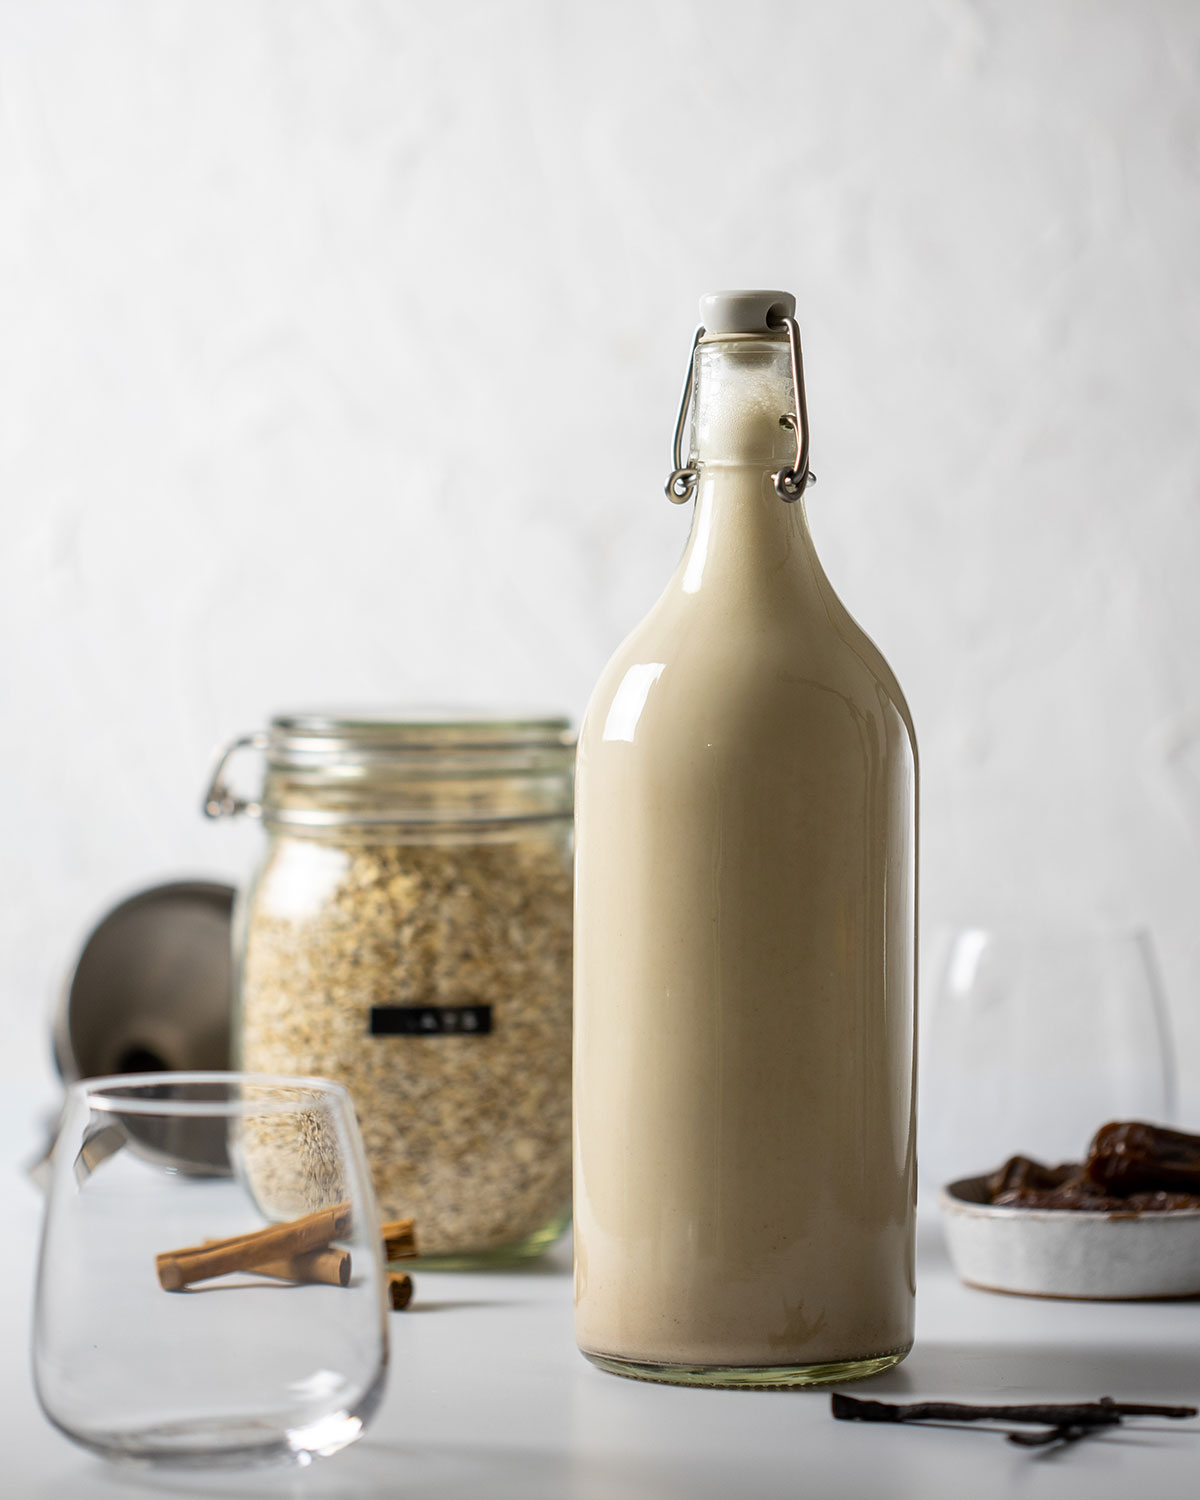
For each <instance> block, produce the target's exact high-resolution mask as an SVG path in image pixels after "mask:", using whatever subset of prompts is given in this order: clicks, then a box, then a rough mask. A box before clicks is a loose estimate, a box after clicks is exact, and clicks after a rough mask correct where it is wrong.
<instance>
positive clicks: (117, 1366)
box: [34, 1073, 387, 1467]
mask: <svg viewBox="0 0 1200 1500" xmlns="http://www.w3.org/2000/svg"><path fill="white" fill-rule="evenodd" d="M384 1289H385V1273H384V1268H383V1260H382V1251H381V1246H380V1240H379V1226H378V1220H377V1217H376V1209H375V1200H374V1196H373V1193H372V1190H371V1184H370V1177H369V1175H368V1171H367V1166H366V1162H365V1159H364V1156H363V1149H362V1142H361V1140H360V1138H359V1133H358V1126H357V1123H356V1121H355V1117H354V1111H353V1108H352V1107H351V1104H350V1098H349V1095H348V1094H347V1093H346V1091H345V1090H344V1089H342V1088H341V1087H339V1086H338V1085H337V1084H334V1083H329V1082H327V1081H325V1080H322V1079H311V1078H285V1077H269V1076H266V1075H259V1074H237V1073H141V1074H128V1075H124V1076H121V1077H113V1078H97V1079H89V1080H85V1081H84V1082H82V1083H77V1084H75V1085H74V1086H73V1087H72V1088H71V1089H70V1091H69V1094H68V1097H67V1105H66V1109H65V1111H64V1116H63V1123H62V1127H61V1130H60V1133H59V1137H58V1141H57V1144H56V1146H55V1149H54V1158H53V1167H52V1173H51V1180H50V1188H49V1193H48V1196H47V1203H46V1217H45V1224H44V1229H43V1234H42V1248H41V1257H40V1261H39V1267H38V1284H37V1294H36V1308H35V1316H34V1375H35V1382H36V1387H37V1394H38V1399H39V1401H40V1402H41V1405H42V1409H43V1410H44V1412H45V1413H46V1415H47V1417H49V1419H50V1421H51V1422H53V1423H54V1425H55V1426H56V1427H58V1428H59V1429H60V1430H61V1431H62V1432H64V1433H65V1434H66V1435H67V1436H68V1437H70V1438H72V1439H74V1441H76V1442H77V1443H80V1444H82V1445H83V1446H84V1447H86V1448H89V1449H91V1450H92V1451H94V1452H97V1453H100V1454H102V1455H103V1456H105V1457H107V1458H113V1459H127V1460H134V1461H138V1460H140V1461H151V1462H155V1463H159V1464H170V1465H175V1466H178V1467H199V1466H210V1465H214V1464H217V1465H242V1464H257V1463H271V1462H282V1463H298V1464H306V1463H309V1462H311V1461H312V1459H313V1458H314V1457H315V1456H317V1455H324V1454H329V1453H334V1452H336V1451H337V1450H338V1449H339V1448H342V1447H344V1446H345V1445H346V1444H347V1443H349V1442H351V1441H353V1439H354V1438H356V1437H357V1436H358V1435H359V1434H360V1433H361V1432H362V1431H363V1428H364V1426H365V1425H366V1423H367V1421H368V1420H369V1419H370V1417H371V1416H372V1414H373V1412H374V1411H375V1409H376V1407H377V1406H378V1404H379V1401H380V1399H381V1396H382V1393H383V1385H384V1378H385V1372H386V1367H387V1322H386V1311H385V1299H384Z"/></svg>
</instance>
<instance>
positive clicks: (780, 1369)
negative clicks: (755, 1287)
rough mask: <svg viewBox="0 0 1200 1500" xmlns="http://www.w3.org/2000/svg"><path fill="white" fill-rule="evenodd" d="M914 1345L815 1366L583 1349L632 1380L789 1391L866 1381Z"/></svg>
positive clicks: (895, 1362)
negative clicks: (693, 1361) (676, 1359)
mask: <svg viewBox="0 0 1200 1500" xmlns="http://www.w3.org/2000/svg"><path fill="white" fill-rule="evenodd" d="M911 1348H912V1345H911V1344H906V1345H905V1346H904V1348H903V1349H892V1350H889V1351H888V1352H887V1353H886V1354H875V1355H872V1356H871V1357H870V1358H868V1359H839V1360H832V1361H830V1362H829V1363H826V1364H813V1365H675V1364H649V1363H645V1362H643V1361H641V1360H634V1359H618V1358H616V1357H615V1356H613V1355H611V1354H595V1353H593V1352H592V1351H591V1350H590V1349H584V1350H583V1351H582V1353H583V1355H584V1357H585V1358H586V1359H590V1360H591V1362H592V1364H594V1365H595V1366H597V1368H598V1369H601V1370H607V1371H608V1373H609V1374H610V1375H624V1376H626V1377H627V1378H629V1379H630V1380H652V1381H655V1382H657V1383H658V1384H660V1385H706V1386H710V1387H713V1388H715V1389H718V1390H760V1391H778V1390H787V1389H790V1388H792V1387H795V1386H805V1385H840V1384H841V1383H842V1382H843V1381H847V1380H865V1379H866V1377H867V1376H868V1375H879V1374H881V1373H882V1372H883V1371H884V1370H890V1369H891V1367H892V1366H893V1365H898V1364H899V1363H900V1361H901V1360H902V1359H903V1358H904V1356H905V1355H906V1354H907V1353H908V1352H909V1350H910V1349H911Z"/></svg>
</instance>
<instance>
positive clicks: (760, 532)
mask: <svg viewBox="0 0 1200 1500" xmlns="http://www.w3.org/2000/svg"><path fill="white" fill-rule="evenodd" d="M794 310H795V303H794V299H793V298H792V297H791V296H789V295H787V294H786V293H783V292H730V293H719V294H716V295H713V296H709V297H705V298H704V299H703V300H702V302H701V320H702V324H703V329H702V331H701V332H700V333H699V334H698V336H697V337H698V342H697V344H696V346H695V352H694V384H693V387H692V395H691V402H690V410H691V429H690V431H691V467H689V468H686V469H685V468H683V467H682V465H683V463H684V459H683V458H682V457H681V456H680V449H681V443H680V438H681V435H682V428H683V422H684V414H681V419H680V432H679V433H677V439H676V454H677V456H676V459H675V462H676V465H677V466H679V467H677V469H676V472H675V474H673V475H672V479H671V484H670V487H669V488H670V490H671V491H672V492H673V494H672V497H673V498H676V499H680V498H682V499H686V498H688V497H689V496H690V495H691V494H692V493H694V495H695V511H694V514H693V517H692V526H691V534H690V536H689V538H688V542H687V547H686V550H685V552H684V555H683V559H682V561H681V562H680V564H679V567H678V568H677V570H676V572H675V575H674V577H673V578H672V579H671V581H670V582H669V584H668V585H667V588H666V590H665V592H664V593H663V595H662V597H661V598H660V599H659V601H658V603H657V604H656V605H655V606H654V607H653V609H652V610H651V611H650V613H649V615H648V616H647V617H646V619H645V620H644V621H643V622H642V623H641V624H640V625H639V626H638V627H637V629H636V630H635V631H634V632H633V634H632V635H631V636H629V638H628V639H627V640H626V641H625V643H624V644H623V645H622V646H621V647H620V648H619V650H618V651H617V653H616V655H615V656H614V657H613V658H612V660H611V661H610V662H609V664H608V666H607V667H606V668H605V670H604V673H603V675H602V676H601V678H600V681H599V683H598V684H597V686H596V689H595V692H594V693H593V695H592V699H591V702H590V705H589V707H588V711H587V717H586V721H585V723H584V727H583V730H582V733H581V735H580V742H579V758H578V784H577V794H576V820H577V874H576V879H577V889H576V928H575V944H576V957H575V1245H576V1332H577V1336H578V1340H579V1344H580V1347H581V1348H582V1349H583V1351H584V1353H585V1354H587V1355H588V1357H589V1358H591V1359H592V1360H594V1361H595V1362H596V1363H597V1364H599V1365H602V1366H603V1367H604V1368H606V1369H609V1370H613V1371H616V1372H618V1373H624V1374H629V1375H635V1376H641V1377H643V1378H650V1379H658V1380H669V1381H680V1382H684V1383H697V1384H713V1385H774V1384H808V1383H813V1382H816V1381H823V1380H845V1379H849V1378H851V1377H853V1376H856V1375H865V1374H870V1373H873V1372H875V1371H877V1370H880V1369H883V1368H886V1367H887V1366H888V1365H890V1364H894V1363H895V1362H896V1361H897V1360H899V1359H902V1358H903V1357H904V1355H905V1353H906V1352H907V1351H908V1349H909V1347H910V1345H911V1342H912V1318H913V1238H912V1237H913V1209H914V1190H915V1161H914V1140H915V1120H914V1111H913V1097H914V1096H913V1084H914V1077H913V1005H914V961H915V916H916V801H917V767H916V745H915V741H914V737H913V728H912V721H911V718H910V716H909V712H908V708H907V705H906V704H905V701H904V697H903V694H902V693H901V691H900V688H899V685H898V684H897V682H896V679H895V677H894V676H893V675H892V672H891V670H890V669H889V667H888V665H887V663H886V662H885V661H884V659H883V657H882V656H881V655H880V653H879V651H878V650H877V649H876V647H875V646H874V645H873V644H872V642H871V641H870V640H869V639H868V638H867V636H866V635H864V633H863V632H862V630H860V629H859V627H858V626H857V625H856V624H855V622H854V621H853V620H852V619H851V617H850V615H849V614H848V613H847V611H846V609H845V607H844V606H843V604H842V603H841V601H840V600H839V599H838V597H837V595H836V594H835V593H834V591H833V588H832V587H831V585H830V583H829V580H828V579H827V578H826V576H825V574H824V572H823V571H822V569H821V565H820V562H819V561H818V560H817V556H816V552H815V550H814V547H813V542H812V538H811V536H810V535H809V530H808V524H807V520H806V517H805V509H804V499H803V491H804V489H805V486H806V483H807V482H808V478H809V475H808V460H807V449H808V441H807V413H806V411H805V404H804V392H803V371H802V366H801V362H800V347H799V331H798V329H797V327H796V325H795V322H794V321H793V314H794ZM688 404H689V403H688V395H687V393H686V392H685V398H684V412H685V413H686V411H687V410H688Z"/></svg>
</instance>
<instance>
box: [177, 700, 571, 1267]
mask: <svg viewBox="0 0 1200 1500" xmlns="http://www.w3.org/2000/svg"><path fill="white" fill-rule="evenodd" d="M244 745H248V746H253V747H254V748H257V749H259V750H261V751H263V752H264V753H265V756H266V776H265V781H264V786H263V790H262V794H261V796H260V797H258V798H257V799H255V800H253V801H246V800H243V799H239V798H237V797H235V796H234V795H233V794H232V793H231V791H230V790H229V788H228V786H227V785H226V784H225V782H224V779H223V778H224V767H225V764H226V761H227V760H228V758H229V756H230V755H231V754H232V753H233V752H234V751H235V750H236V749H238V748H239V747H240V746H244ZM573 747H574V737H573V736H572V735H571V733H570V732H569V726H568V723H567V720H566V719H563V718H558V717H538V718H534V717H504V716H500V715H478V714H464V713H454V714H446V713H430V714H424V715H414V714H411V713H403V714H386V713H376V712H350V713H347V712H339V713H304V714H281V715H279V716H277V717H276V718H275V719H273V720H272V722H271V727H270V730H269V731H268V732H266V733H264V734H258V735H250V736H245V737H243V738H242V739H241V740H237V741H234V743H233V744H232V745H231V746H230V748H229V749H228V750H227V751H226V752H225V755H224V756H223V757H222V760H221V762H220V764H219V765H218V767H217V771H216V773H215V775H214V778H213V785H212V787H211V788H210V789H209V792H208V796H207V799H206V811H207V812H208V814H209V816H211V817H220V816H222V815H227V814H232V813H237V812H245V813H249V814H251V815H253V816H258V817H261V819H262V822H263V826H264V829H265V831H266V835H267V837H266V840H265V844H264V847H263V851H262V857H261V860H260V861H259V864H258V868H257V870H256V872H255V874H254V877H253V879H252V880H251V882H250V884H249V886H248V888H247V889H246V891H245V892H244V894H242V895H241V896H240V897H239V902H238V908H237V913H236V917H235V928H236V929H237V933H236V939H235V940H236V943H237V946H238V949H239V953H238V958H239V962H238V964H237V971H238V972H237V973H236V976H235V991H236V995H235V1007H234V1009H235V1015H234V1022H233V1043H234V1054H235V1058H236V1062H237V1066H238V1067H242V1068H247V1069H252V1070H255V1071H259V1072H273V1073H289V1074H294V1073H300V1074H317V1075H320V1076H322V1077H325V1078H332V1079H334V1080H335V1081H336V1082H338V1083H341V1084H343V1085H344V1086H345V1087H346V1088H348V1089H349V1091H350V1095H351V1097H352V1099H353V1101H354V1105H355V1108H356V1110H357V1113H358V1120H359V1125H360V1127H361V1130H362V1135H363V1141H364V1144H365V1146H366V1151H367V1158H368V1161H369V1162H370V1166H371V1171H372V1176H373V1178H374V1184H375V1193H376V1197H377V1198H378V1200H379V1208H380V1216H381V1218H383V1219H385V1220H387V1219H400V1218H412V1219H415V1221H416V1234H417V1243H418V1248H419V1250H420V1252H421V1255H422V1258H423V1259H425V1260H427V1261H428V1262H430V1263H434V1262H436V1263H437V1264H438V1265H439V1266H440V1267H444V1268H455V1269H459V1268H469V1267H473V1266H484V1265H489V1264H497V1263H505V1262H509V1261H516V1260H521V1259H524V1258H526V1257H529V1256H533V1255H536V1254H538V1253H539V1252H540V1251H542V1250H544V1249H545V1248H546V1247H547V1246H548V1245H549V1244H551V1243H552V1242H553V1241H554V1240H555V1239H556V1238H557V1237H558V1235H559V1234H561V1233H562V1231H563V1229H564V1228H565V1227H566V1224H567V1222H568V1219H569V1217H570V1194H571V917H572V879H571V795H572V780H571V770H572V751H573Z"/></svg>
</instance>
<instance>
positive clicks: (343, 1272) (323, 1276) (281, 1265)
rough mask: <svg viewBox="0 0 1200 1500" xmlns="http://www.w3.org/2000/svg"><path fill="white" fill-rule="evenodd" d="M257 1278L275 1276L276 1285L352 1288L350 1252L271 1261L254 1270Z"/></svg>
mask: <svg viewBox="0 0 1200 1500" xmlns="http://www.w3.org/2000/svg"><path fill="white" fill-rule="evenodd" d="M250 1269H251V1270H253V1272H254V1274H255V1275H256V1276H272V1277H274V1278H275V1280H276V1281H311V1282H318V1283H320V1284H321V1285H322V1286H349V1285H350V1252H349V1250H334V1249H327V1250H305V1251H303V1252H302V1253H301V1254H299V1255H288V1256H285V1257H284V1259H282V1260H269V1261H267V1262H266V1264H265V1265H261V1266H252V1267H251V1268H250Z"/></svg>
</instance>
